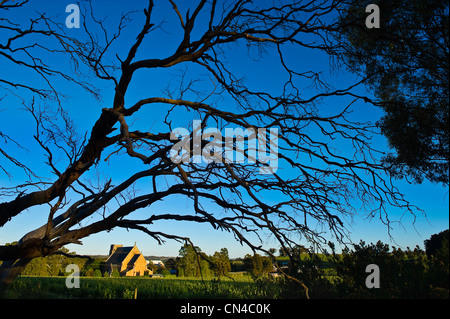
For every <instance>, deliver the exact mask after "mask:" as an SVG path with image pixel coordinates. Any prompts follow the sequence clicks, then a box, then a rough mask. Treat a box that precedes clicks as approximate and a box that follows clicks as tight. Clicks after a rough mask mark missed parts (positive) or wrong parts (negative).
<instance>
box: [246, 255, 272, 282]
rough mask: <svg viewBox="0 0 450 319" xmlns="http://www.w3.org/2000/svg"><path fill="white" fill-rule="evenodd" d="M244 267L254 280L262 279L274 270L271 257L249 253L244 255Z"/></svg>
mask: <svg viewBox="0 0 450 319" xmlns="http://www.w3.org/2000/svg"><path fill="white" fill-rule="evenodd" d="M244 267H245V270H247V271H248V272H249V273H250V275H251V276H252V278H253V279H254V280H258V279H261V278H263V277H265V276H267V274H268V273H269V272H271V271H272V270H273V264H272V260H271V259H270V258H269V257H265V256H261V255H259V254H256V253H255V254H254V255H253V256H251V255H249V254H247V255H245V257H244Z"/></svg>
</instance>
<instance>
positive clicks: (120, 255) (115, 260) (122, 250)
mask: <svg viewBox="0 0 450 319" xmlns="http://www.w3.org/2000/svg"><path fill="white" fill-rule="evenodd" d="M132 249H133V247H132V246H131V247H118V248H117V249H116V251H115V252H114V253H113V254H112V255H111V256H109V257H108V259H107V260H106V262H107V263H111V264H120V263H122V261H123V260H124V259H125V258H126V257H127V256H128V254H129V253H130V251H131V250H132Z"/></svg>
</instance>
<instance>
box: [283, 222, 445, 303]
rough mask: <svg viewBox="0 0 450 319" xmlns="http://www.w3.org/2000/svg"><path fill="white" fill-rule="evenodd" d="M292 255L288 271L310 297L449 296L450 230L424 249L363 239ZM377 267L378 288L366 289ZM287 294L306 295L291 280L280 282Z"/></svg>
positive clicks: (427, 243)
mask: <svg viewBox="0 0 450 319" xmlns="http://www.w3.org/2000/svg"><path fill="white" fill-rule="evenodd" d="M333 248H334V247H333V245H331V250H332V252H331V253H329V254H322V255H320V256H319V255H313V254H311V255H308V257H307V258H305V257H303V258H301V257H300V255H297V256H294V258H293V259H292V260H291V261H290V263H289V267H288V268H287V270H286V272H287V273H288V275H290V276H292V277H293V278H295V279H296V280H298V281H299V282H302V283H304V284H305V285H306V286H307V287H308V294H309V296H310V297H311V298H383V299H392V298H417V299H422V298H449V231H448V230H446V231H443V232H441V233H439V234H436V235H433V236H431V238H430V239H429V240H425V251H424V250H422V249H420V248H419V247H418V246H416V247H415V248H414V249H410V248H409V247H408V248H407V249H406V250H402V249H399V248H395V247H392V249H390V247H389V245H387V244H384V243H382V242H381V241H378V242H377V243H376V244H373V243H371V244H366V243H365V242H363V241H361V242H360V243H359V244H355V245H353V249H349V248H347V249H344V251H343V252H342V253H341V254H336V253H334V249H333ZM370 264H375V265H377V266H378V269H379V283H380V286H379V288H368V287H367V285H366V280H367V278H368V276H369V275H370V273H368V272H367V271H366V267H367V266H368V265H370ZM280 287H281V289H282V290H283V291H282V294H281V295H283V296H285V297H286V298H296V297H301V296H302V295H304V294H305V291H304V289H302V287H300V285H299V284H298V282H296V281H295V280H286V281H284V282H283V284H281V285H280Z"/></svg>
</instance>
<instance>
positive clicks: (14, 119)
mask: <svg viewBox="0 0 450 319" xmlns="http://www.w3.org/2000/svg"><path fill="white" fill-rule="evenodd" d="M166 2H167V3H166ZM70 3H72V1H67V0H64V1H58V2H54V1H31V3H30V6H29V7H30V9H31V11H33V10H36V11H40V12H46V13H47V14H49V15H50V16H58V15H59V18H58V19H60V21H61V22H64V20H65V17H66V15H67V14H66V13H65V7H66V5H67V4H70ZM160 3H161V4H162V7H159V4H160ZM156 4H157V10H155V12H154V15H153V17H155V18H156V19H160V18H161V17H164V20H165V23H164V24H163V28H164V31H160V32H158V33H155V34H150V35H149V39H151V40H152V42H150V41H149V42H148V43H147V44H146V46H143V50H141V51H140V54H142V56H146V57H162V56H164V55H165V54H166V53H167V52H171V50H172V49H173V48H174V46H175V45H177V43H178V42H177V41H176V40H174V39H177V36H179V29H178V28H177V27H176V26H177V25H176V23H175V22H173V21H174V19H176V16H174V14H173V12H172V11H169V10H168V8H169V7H170V4H168V1H156ZM144 7H145V1H133V2H127V3H124V2H123V1H105V0H102V1H95V8H96V9H97V10H98V11H96V12H97V13H98V15H99V16H103V15H105V16H107V17H108V20H107V22H108V23H111V26H112V25H114V21H116V20H114V19H117V17H118V15H120V12H122V11H129V10H130V9H136V8H137V9H140V8H144ZM31 11H28V13H30V14H31ZM168 13H170V14H168ZM26 15H27V11H24V13H22V14H21V16H19V17H17V19H19V20H20V19H27V16H26ZM134 17H136V18H139V19H137V21H138V22H137V23H135V24H133V23H130V27H128V28H127V29H126V30H125V32H124V36H123V37H122V38H121V40H120V41H119V42H118V43H117V44H116V49H117V51H118V52H119V55H121V57H123V54H124V53H125V52H126V51H127V49H128V48H129V46H130V44H131V43H133V40H134V38H135V36H136V34H137V33H138V32H139V30H140V27H141V25H140V23H139V21H141V18H142V17H141V13H139V14H137V15H135V16H134ZM68 32H69V33H70V34H71V35H77V32H79V33H81V31H80V30H76V29H73V30H70V31H68ZM152 43H153V45H152ZM155 43H156V44H157V45H155ZM272 58H273V57H271V56H270V54H269V55H267V56H266V57H265V58H264V60H263V61H259V62H258V61H257V62H254V63H249V62H246V64H243V63H242V62H239V60H240V59H239V57H238V56H233V55H232V54H230V60H233V59H235V60H236V63H235V67H236V69H239V70H240V71H241V72H243V73H245V74H246V75H247V76H246V80H247V81H248V83H249V84H250V85H253V84H254V85H257V86H258V88H260V89H267V90H276V89H277V85H281V84H282V83H284V82H281V81H280V82H277V81H276V79H285V76H286V74H284V73H283V71H280V68H279V64H277V63H275V62H274V60H272ZM287 58H288V59H290V62H291V65H292V63H296V64H298V66H299V68H300V69H301V68H302V67H309V68H311V67H312V68H315V69H316V70H323V71H324V73H326V74H328V60H327V59H326V57H323V56H320V55H316V53H311V52H295V51H293V52H291V53H290V54H289V55H288V56H287ZM0 59H1V58H0ZM61 63H63V62H61ZM0 65H2V67H1V69H0V74H1V76H2V77H4V76H5V74H7V75H8V76H10V77H11V78H12V79H14V78H17V79H23V78H24V77H29V76H32V75H30V74H26V73H18V72H17V68H16V67H15V66H14V65H12V64H4V63H3V61H2V60H0ZM67 67H68V66H67ZM63 69H64V67H63ZM178 70H183V68H182V67H181V68H178ZM193 72H195V70H193ZM176 74H177V73H176V71H173V70H152V71H148V72H147V73H145V72H139V73H136V76H135V80H134V81H133V83H132V85H131V86H130V89H129V90H128V93H127V99H128V101H129V103H130V104H131V103H133V102H135V101H137V100H139V99H141V98H145V97H149V96H159V95H161V93H160V91H161V89H162V88H164V87H165V86H166V85H167V83H169V82H170V83H171V84H172V85H176V84H177V82H176V81H177V80H176V77H174V75H176ZM353 79H354V77H353V76H352V75H349V74H346V73H345V72H338V73H332V74H331V75H330V76H329V80H330V81H331V82H332V83H333V84H335V85H336V86H337V87H345V84H346V83H350V81H352V80H353ZM91 81H92V83H94V84H95V85H97V86H98V87H99V88H100V89H101V91H102V100H101V101H96V100H94V99H92V98H91V97H90V96H89V94H87V93H85V92H84V91H82V90H81V89H80V88H77V87H74V86H73V85H70V84H67V83H62V82H61V83H57V86H58V87H59V88H60V89H61V90H62V91H63V92H64V94H67V97H66V99H65V100H64V107H65V109H66V110H67V111H68V112H69V114H70V116H71V117H72V119H73V120H74V122H75V123H76V125H77V127H78V130H79V132H80V135H83V134H84V133H85V132H89V131H90V128H91V127H92V125H93V124H94V122H95V120H96V119H97V118H98V116H99V115H100V111H101V108H103V107H110V106H111V105H112V98H113V94H114V88H113V86H112V83H108V82H101V81H98V80H95V79H94V80H91ZM0 90H1V95H0V96H4V95H5V94H7V96H5V98H4V99H3V100H1V101H0V131H2V132H4V133H7V134H9V135H10V136H11V137H14V138H15V139H16V140H17V141H18V142H19V143H21V144H22V145H23V146H25V147H26V148H27V149H28V150H29V151H23V150H17V149H16V150H17V153H16V154H17V157H18V158H19V159H22V160H28V163H30V166H32V167H33V168H34V169H35V170H37V171H38V172H42V174H45V176H48V177H52V176H50V175H49V174H48V173H45V172H47V171H48V170H47V168H46V167H45V165H43V164H41V163H42V162H43V158H44V157H43V152H42V150H41V149H40V148H39V147H38V145H37V144H36V143H35V142H34V140H33V138H32V134H33V133H34V129H35V127H34V123H33V119H32V117H31V116H30V115H29V114H27V112H25V111H23V110H21V107H22V105H21V100H20V99H19V98H17V97H15V96H13V95H11V94H8V92H7V91H4V90H2V89H1V88H0ZM143 92H144V94H143ZM22 96H24V97H29V96H25V95H22ZM323 107H331V106H329V105H326V106H323ZM165 113H166V109H152V110H143V111H142V112H140V114H139V117H138V118H137V119H136V123H135V125H136V126H139V125H141V126H142V127H144V128H145V127H147V128H148V127H151V128H157V126H158V121H160V119H161V117H162V116H164V115H165ZM354 116H356V117H357V118H358V119H361V120H363V121H372V122H375V121H376V120H377V119H378V118H379V117H380V116H381V112H380V110H378V109H376V108H374V107H372V106H369V105H367V104H359V105H357V106H355V112H354ZM0 143H3V141H0ZM375 143H377V148H379V149H386V148H387V145H386V141H385V139H384V138H382V137H377V138H376V139H375ZM2 147H3V145H2ZM5 147H6V146H5ZM8 147H12V148H11V149H14V145H9V146H8ZM342 151H343V152H345V149H344V150H342ZM1 160H2V164H3V161H4V158H1ZM62 163H63V162H61V165H62ZM134 164H138V162H137V161H135V160H130V161H127V163H123V162H114V161H113V162H112V163H111V164H110V165H111V166H110V169H108V170H107V171H106V172H101V173H100V178H106V176H110V177H113V178H115V181H116V183H118V182H119V181H120V180H121V179H123V178H125V177H126V176H127V172H132V171H135V169H138V168H136V167H135V166H134ZM5 165H7V164H5ZM8 167H9V168H10V169H12V171H11V172H12V173H13V178H11V179H9V178H8V177H7V176H6V175H4V174H2V173H1V172H0V185H5V186H6V185H14V184H18V183H22V182H24V181H25V176H24V175H23V173H22V172H21V171H19V170H14V168H13V167H12V166H8ZM62 167H63V165H62V166H61V167H60V168H62ZM280 169H283V168H282V167H281V168H280ZM113 172H114V173H113ZM396 185H397V187H398V189H399V190H400V191H401V192H403V193H404V194H405V195H406V198H407V199H408V200H410V201H411V203H412V204H415V205H417V206H419V207H420V208H421V209H423V210H424V211H425V213H426V216H423V215H417V216H416V219H415V221H414V220H413V217H412V216H411V215H409V214H406V215H404V216H403V215H402V214H403V212H402V211H398V210H391V211H390V217H391V220H393V221H396V220H397V221H401V224H397V223H393V224H392V225H391V226H392V227H393V230H392V231H391V236H392V237H393V239H394V240H395V242H393V241H391V239H390V237H389V235H388V231H387V228H386V226H385V225H384V224H382V223H381V222H380V221H379V220H378V219H373V220H365V219H364V218H363V217H361V216H363V214H361V216H354V218H353V219H352V220H346V222H347V225H348V228H349V230H350V231H351V238H352V240H353V242H359V240H360V239H362V240H364V241H366V242H376V241H378V240H382V241H383V242H385V243H389V244H391V245H396V246H400V247H402V248H406V247H407V246H409V247H414V246H416V245H419V246H421V247H423V241H424V240H425V239H428V238H429V237H430V236H431V235H432V234H435V233H438V232H440V231H442V230H444V229H447V228H448V227H449V193H448V188H445V187H442V186H440V185H435V184H431V183H429V182H424V183H423V184H420V185H415V184H409V183H407V182H406V181H405V180H403V181H398V183H396ZM4 200H6V199H4V198H0V202H1V201H4ZM152 209H153V210H154V211H165V212H166V211H170V210H172V209H173V210H183V209H185V210H189V209H190V205H189V202H188V201H187V200H186V199H181V200H173V201H165V202H163V203H160V204H158V205H157V207H154V208H152ZM47 214H48V206H41V207H36V208H33V209H30V210H29V211H26V212H23V213H21V214H20V215H19V216H17V217H15V218H14V219H13V220H12V222H10V223H8V224H7V225H5V226H4V227H2V228H0V244H4V243H7V242H12V241H16V240H18V239H20V237H21V236H22V235H24V234H25V233H26V232H28V231H30V230H33V229H35V228H36V227H39V226H41V225H42V224H43V223H45V221H46V218H47ZM413 221H414V223H413ZM160 225H161V228H160V230H161V231H163V232H164V231H167V232H170V233H176V234H178V235H181V236H189V237H191V239H192V241H193V242H194V243H195V244H196V245H198V246H199V247H200V248H201V249H202V250H203V251H205V252H206V253H208V254H213V253H214V251H219V250H220V249H221V248H222V247H227V248H228V250H229V253H230V256H231V257H239V256H241V257H242V256H244V255H245V254H246V253H248V252H250V250H249V249H248V248H247V247H243V246H241V245H240V244H239V243H237V242H236V241H235V240H234V238H233V236H232V235H231V234H229V233H226V232H225V233H224V232H218V231H215V230H213V229H212V228H211V227H209V226H207V225H198V224H193V223H173V222H166V223H162V224H160ZM134 242H136V243H137V245H138V247H139V249H141V251H142V252H143V253H144V254H146V255H163V256H175V255H177V254H178V250H179V248H180V246H181V244H180V243H178V242H171V241H168V242H167V243H166V244H165V245H162V246H158V245H157V243H156V242H155V241H154V240H153V239H151V238H149V237H148V236H147V235H145V234H143V233H140V232H138V231H129V232H128V231H126V230H124V229H119V230H113V231H111V232H109V233H100V234H96V235H92V236H90V237H88V238H86V239H84V240H83V245H82V246H80V245H70V246H68V248H69V249H70V250H72V251H76V252H77V253H80V254H107V252H108V250H109V245H110V244H112V243H115V244H123V245H133V244H134ZM303 244H306V243H303ZM264 245H265V246H266V247H268V248H269V247H274V248H278V245H277V244H276V243H275V242H274V241H273V240H271V239H270V238H268V239H267V240H266V242H265V243H264Z"/></svg>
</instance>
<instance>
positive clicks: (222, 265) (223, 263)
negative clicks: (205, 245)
mask: <svg viewBox="0 0 450 319" xmlns="http://www.w3.org/2000/svg"><path fill="white" fill-rule="evenodd" d="M213 265H214V267H213V271H214V274H215V275H216V276H217V277H219V280H220V278H221V277H222V276H226V275H228V273H229V272H230V270H231V263H230V257H229V256H228V249H227V248H222V249H221V250H220V252H217V251H216V252H215V253H214V255H213Z"/></svg>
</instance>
